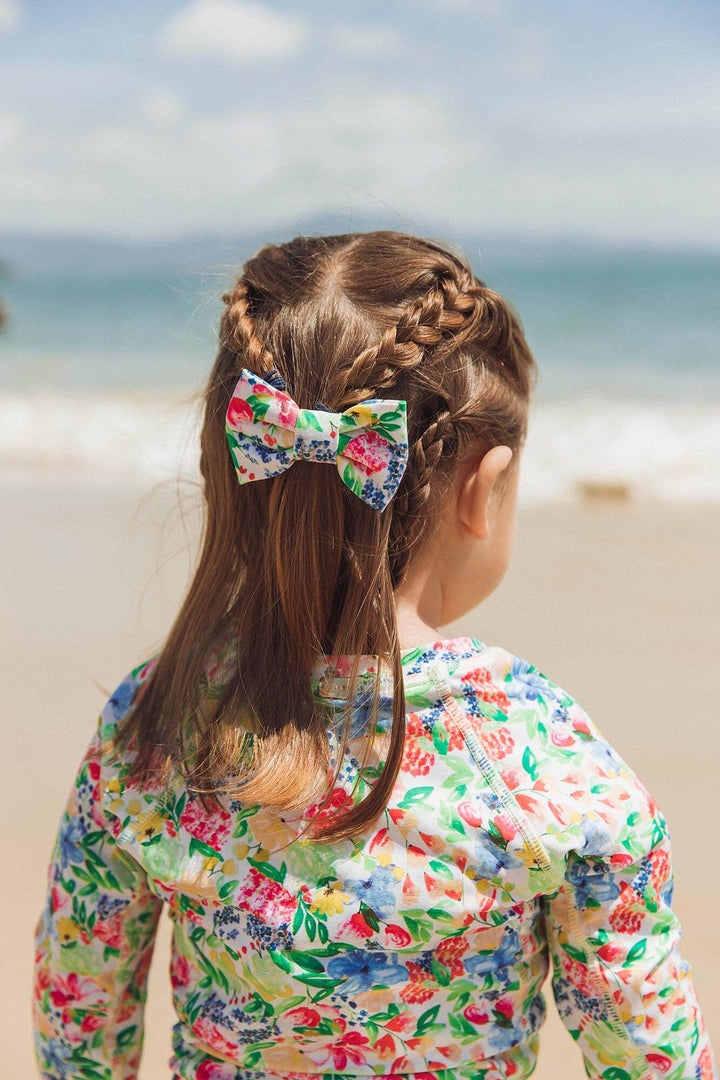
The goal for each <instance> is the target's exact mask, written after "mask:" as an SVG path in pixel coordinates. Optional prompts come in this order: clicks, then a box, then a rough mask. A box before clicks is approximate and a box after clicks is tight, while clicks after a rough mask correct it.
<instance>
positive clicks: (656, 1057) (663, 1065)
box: [645, 1051, 702, 1076]
mask: <svg viewBox="0 0 720 1080" xmlns="http://www.w3.org/2000/svg"><path fill="white" fill-rule="evenodd" d="M645 1057H646V1058H647V1060H648V1064H649V1065H652V1066H653V1068H655V1069H657V1070H658V1072H661V1073H664V1072H667V1071H668V1069H669V1068H670V1066H671V1065H672V1061H671V1060H670V1058H669V1057H668V1056H667V1054H658V1053H656V1052H654V1051H653V1053H651V1054H646V1055H645ZM700 1075H701V1076H702V1073H701V1074H700Z"/></svg>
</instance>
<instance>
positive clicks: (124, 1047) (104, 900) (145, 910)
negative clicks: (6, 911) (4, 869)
mask: <svg viewBox="0 0 720 1080" xmlns="http://www.w3.org/2000/svg"><path fill="white" fill-rule="evenodd" d="M161 907H162V901H161V900H159V899H158V898H157V897H156V896H155V895H154V893H152V892H151V891H150V888H149V886H148V880H147V877H146V875H145V872H144V871H143V870H142V868H141V867H140V865H139V864H138V863H136V862H135V860H133V859H132V857H131V856H130V855H128V854H127V853H126V852H124V851H122V850H121V849H120V848H119V847H118V845H117V844H116V842H115V838H114V836H113V833H112V830H111V826H110V821H109V820H108V819H107V818H106V817H105V814H104V812H103V809H102V799H101V736H100V726H99V725H98V731H97V732H96V734H95V737H94V738H93V740H92V741H91V743H90V746H89V748H88V751H87V754H86V755H85V758H84V759H83V761H82V763H81V765H80V768H79V770H78V773H77V776H76V779H75V783H74V786H73V789H72V791H71V794H70V798H69V800H68V803H67V806H66V808H65V811H64V813H63V815H62V818H61V820H60V827H59V830H58V834H57V839H56V841H55V846H54V849H53V853H52V858H51V863H50V870H49V875H48V893H47V902H46V905H45V909H44V911H43V913H42V915H41V917H40V920H39V922H38V925H37V928H36V931H35V971H34V974H35V978H34V1000H33V1022H34V1030H35V1042H36V1057H37V1063H38V1066H39V1069H40V1073H41V1075H42V1076H43V1077H45V1078H47V1080H130V1078H135V1077H136V1076H137V1070H138V1065H139V1061H140V1053H141V1050H142V1040H143V1011H144V1006H145V995H146V989H147V975H148V970H149V967H150V960H151V957H152V951H153V946H154V943H155V932H156V929H157V923H158V918H159V915H160V910H161Z"/></svg>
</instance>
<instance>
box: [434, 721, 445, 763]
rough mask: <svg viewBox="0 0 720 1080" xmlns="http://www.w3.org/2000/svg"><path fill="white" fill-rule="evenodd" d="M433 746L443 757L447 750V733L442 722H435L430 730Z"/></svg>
mask: <svg viewBox="0 0 720 1080" xmlns="http://www.w3.org/2000/svg"><path fill="white" fill-rule="evenodd" d="M432 741H433V746H434V747H435V749H436V750H437V752H438V754H441V755H442V756H443V757H444V756H445V754H447V752H448V733H447V731H446V730H445V728H444V726H443V725H442V724H438V723H436V724H435V725H434V727H433V730H432Z"/></svg>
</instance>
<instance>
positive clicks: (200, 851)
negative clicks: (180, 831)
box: [189, 836, 218, 859]
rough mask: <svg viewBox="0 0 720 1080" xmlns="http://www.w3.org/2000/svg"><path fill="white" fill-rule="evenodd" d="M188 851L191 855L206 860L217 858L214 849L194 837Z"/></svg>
mask: <svg viewBox="0 0 720 1080" xmlns="http://www.w3.org/2000/svg"><path fill="white" fill-rule="evenodd" d="M189 850H190V854H191V855H196V854H197V855H204V856H205V858H206V859H217V858H218V853H217V851H216V850H215V848H213V847H210V845H209V844H206V843H205V841H204V840H198V838H197V837H196V836H193V837H192V838H191V840H190V849H189Z"/></svg>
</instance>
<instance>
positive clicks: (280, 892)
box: [235, 867, 297, 926]
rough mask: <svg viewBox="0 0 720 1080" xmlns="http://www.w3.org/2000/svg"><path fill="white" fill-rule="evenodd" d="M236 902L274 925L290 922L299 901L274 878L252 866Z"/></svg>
mask: <svg viewBox="0 0 720 1080" xmlns="http://www.w3.org/2000/svg"><path fill="white" fill-rule="evenodd" d="M235 903H236V904H237V906H238V907H241V908H242V909H243V910H244V911H249V912H251V913H252V914H253V915H257V916H259V917H260V918H262V919H263V921H264V922H267V923H272V924H274V925H276V926H277V925H282V924H283V923H288V922H290V920H291V919H292V917H293V915H294V914H295V911H296V909H297V901H296V900H295V897H294V896H292V895H291V894H290V893H289V892H288V891H287V889H284V888H283V887H282V885H280V884H279V882H277V881H273V880H272V878H269V877H265V875H264V874H261V873H260V872H259V871H258V870H256V869H255V867H253V868H252V870H251V871H250V873H249V874H248V876H247V877H246V879H245V881H244V882H243V884H242V886H241V887H240V889H239V891H238V893H237V897H236V900H235Z"/></svg>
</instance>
